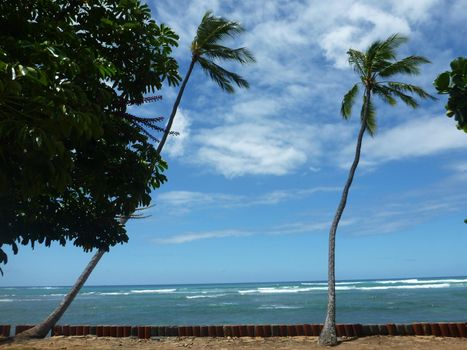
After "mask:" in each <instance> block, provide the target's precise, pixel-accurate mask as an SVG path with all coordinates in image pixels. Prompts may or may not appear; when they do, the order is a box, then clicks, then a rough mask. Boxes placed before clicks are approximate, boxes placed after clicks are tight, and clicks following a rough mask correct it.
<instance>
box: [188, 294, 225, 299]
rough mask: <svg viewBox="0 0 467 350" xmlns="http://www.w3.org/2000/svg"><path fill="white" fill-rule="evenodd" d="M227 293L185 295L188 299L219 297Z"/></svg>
mask: <svg viewBox="0 0 467 350" xmlns="http://www.w3.org/2000/svg"><path fill="white" fill-rule="evenodd" d="M226 295H227V294H212V295H206V294H203V295H187V296H185V298H187V299H203V298H219V297H223V296H226Z"/></svg>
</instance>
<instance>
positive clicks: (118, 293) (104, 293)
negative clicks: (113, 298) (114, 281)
mask: <svg viewBox="0 0 467 350" xmlns="http://www.w3.org/2000/svg"><path fill="white" fill-rule="evenodd" d="M97 294H98V295H130V293H128V292H103V293H97Z"/></svg>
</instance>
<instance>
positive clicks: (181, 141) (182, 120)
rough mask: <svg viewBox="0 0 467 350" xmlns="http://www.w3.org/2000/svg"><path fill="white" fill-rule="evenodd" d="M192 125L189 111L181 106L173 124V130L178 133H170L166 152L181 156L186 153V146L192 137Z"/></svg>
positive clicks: (172, 155)
mask: <svg viewBox="0 0 467 350" xmlns="http://www.w3.org/2000/svg"><path fill="white" fill-rule="evenodd" d="M190 126H191V121H190V119H189V118H188V115H187V113H186V112H185V111H183V110H182V109H181V108H179V109H178V110H177V113H176V114H175V119H174V122H173V124H172V131H174V132H177V133H178V135H169V137H168V139H167V142H166V144H165V146H164V148H165V149H164V153H167V154H168V155H169V156H170V157H180V156H183V155H184V154H185V147H186V145H187V142H188V140H189V137H190Z"/></svg>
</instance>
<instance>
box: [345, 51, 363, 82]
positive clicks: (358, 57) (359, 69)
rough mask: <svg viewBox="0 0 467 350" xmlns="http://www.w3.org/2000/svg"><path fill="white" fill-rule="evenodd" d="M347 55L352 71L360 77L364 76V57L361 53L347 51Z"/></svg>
mask: <svg viewBox="0 0 467 350" xmlns="http://www.w3.org/2000/svg"><path fill="white" fill-rule="evenodd" d="M347 55H348V56H349V64H350V65H351V66H353V68H354V71H355V72H356V73H357V74H359V75H361V76H362V75H365V69H364V67H365V55H364V54H363V52H360V51H358V50H354V49H349V50H348V51H347Z"/></svg>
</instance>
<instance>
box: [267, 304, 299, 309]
mask: <svg viewBox="0 0 467 350" xmlns="http://www.w3.org/2000/svg"><path fill="white" fill-rule="evenodd" d="M287 309H290V310H294V309H302V307H300V306H289V305H275V304H273V305H261V306H260V307H258V310H287Z"/></svg>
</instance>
